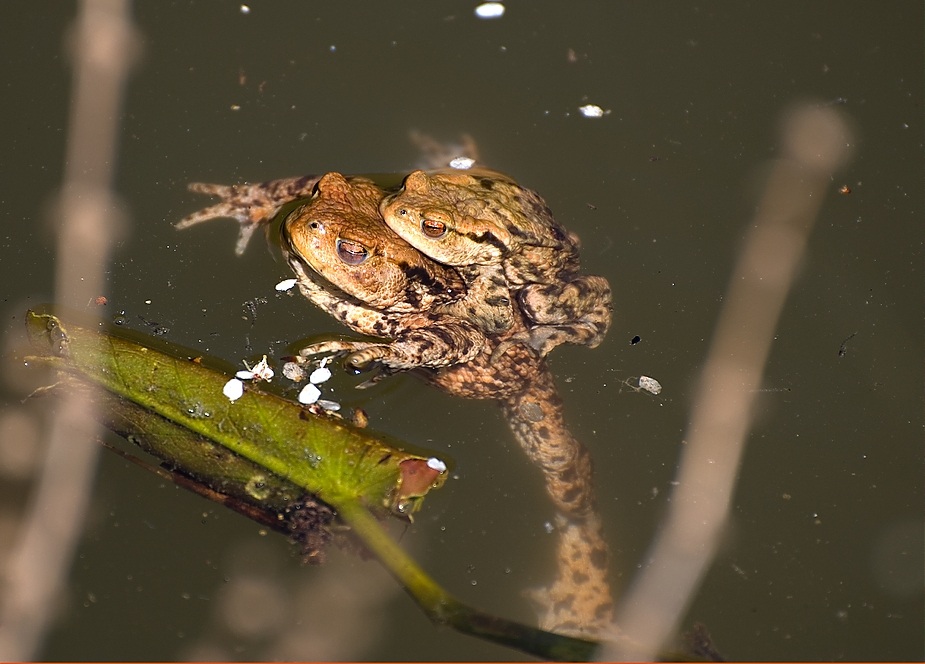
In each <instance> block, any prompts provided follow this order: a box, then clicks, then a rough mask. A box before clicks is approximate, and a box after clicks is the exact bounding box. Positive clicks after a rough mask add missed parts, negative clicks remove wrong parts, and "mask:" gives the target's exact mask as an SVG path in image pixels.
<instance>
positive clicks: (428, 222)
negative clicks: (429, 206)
mask: <svg viewBox="0 0 925 664" xmlns="http://www.w3.org/2000/svg"><path fill="white" fill-rule="evenodd" d="M447 230H448V229H447V227H446V224H445V223H443V222H442V221H437V220H436V219H428V218H426V217H425V218H424V219H421V232H422V233H424V235H426V236H427V237H429V238H432V239H434V240H439V239H440V238H442V237H443V236H444V235H446V232H447Z"/></svg>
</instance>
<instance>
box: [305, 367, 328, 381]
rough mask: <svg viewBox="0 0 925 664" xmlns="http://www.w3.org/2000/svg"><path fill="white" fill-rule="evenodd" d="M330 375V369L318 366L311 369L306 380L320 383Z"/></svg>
mask: <svg viewBox="0 0 925 664" xmlns="http://www.w3.org/2000/svg"><path fill="white" fill-rule="evenodd" d="M330 377H331V370H330V369H328V368H327V367H318V368H317V369H315V370H314V371H312V375H311V376H309V377H308V382H309V383H312V384H313V385H320V384H321V383H323V382H324V381H326V380H328V379H329V378H330Z"/></svg>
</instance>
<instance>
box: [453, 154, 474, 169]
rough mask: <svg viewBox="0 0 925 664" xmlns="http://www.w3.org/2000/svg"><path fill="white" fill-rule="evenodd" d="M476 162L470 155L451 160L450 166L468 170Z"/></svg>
mask: <svg viewBox="0 0 925 664" xmlns="http://www.w3.org/2000/svg"><path fill="white" fill-rule="evenodd" d="M474 164H475V159H470V158H469V157H456V158H455V159H452V160H450V168H455V169H456V170H459V171H467V170H469V169H470V168H472V166H473V165H474Z"/></svg>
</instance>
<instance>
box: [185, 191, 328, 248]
mask: <svg viewBox="0 0 925 664" xmlns="http://www.w3.org/2000/svg"><path fill="white" fill-rule="evenodd" d="M319 179H321V177H320V176H317V175H304V176H302V177H296V178H283V179H281V180H270V181H268V182H260V183H258V184H232V185H222V184H205V183H202V182H193V183H191V184H190V185H189V190H190V191H194V192H196V193H199V194H208V195H209V196H216V197H218V198H220V199H221V202H219V203H216V204H215V205H210V206H209V207H206V208H203V209H202V210H199V211H198V212H194V213H192V214H190V215H187V216H186V217H184V218H183V219H181V220H180V221H178V222H177V223H176V225H175V227H176V228H177V229H178V230H184V229H186V228H189V227H190V226H195V225H196V224H200V223H202V222H204V221H211V220H212V219H222V218H225V217H227V218H230V219H235V220H237V222H238V224H239V225H240V229H239V231H238V242H237V244H236V245H235V253H236V254H238V255H239V256H240V255H241V254H243V253H244V249H245V248H246V247H247V243H248V242H249V241H250V239H251V236H252V235H253V234H254V231H256V230H257V229H258V228H260V227H264V228H266V227H267V226H268V225H269V223H270V222H271V221H272V220H273V217H275V216H276V213H277V212H279V209H280V208H281V207H282V206H283V205H285V204H286V203H289V202H291V201H294V200H297V199H299V198H307V197H309V196H311V195H312V191H313V190H314V188H315V184H317V182H318V180H319Z"/></svg>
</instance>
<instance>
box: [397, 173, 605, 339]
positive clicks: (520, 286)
mask: <svg viewBox="0 0 925 664" xmlns="http://www.w3.org/2000/svg"><path fill="white" fill-rule="evenodd" d="M380 209H381V212H382V216H383V218H384V219H385V222H386V223H387V224H388V225H389V226H390V227H391V228H392V229H393V230H394V231H395V232H396V233H398V234H399V235H400V236H401V237H402V238H404V239H405V240H406V241H407V242H408V243H409V244H411V245H412V246H414V247H415V248H417V249H419V250H420V251H421V252H423V253H424V254H426V255H427V256H429V257H431V258H433V259H434V260H436V261H439V262H441V263H445V264H447V265H453V266H456V267H457V269H459V271H460V273H461V274H462V275H463V278H464V279H465V281H466V287H467V290H468V293H467V295H466V297H465V299H464V302H465V303H466V304H467V305H468V312H467V317H468V318H469V319H470V320H473V321H475V322H476V323H477V324H478V325H479V326H480V327H481V328H482V329H483V330H485V332H486V333H488V334H496V333H499V332H503V331H506V330H508V329H510V327H511V325H512V324H513V320H514V309H515V308H516V307H517V306H519V308H520V309H521V311H522V312H523V314H524V315H525V316H526V319H527V323H528V330H527V331H526V332H524V333H522V334H520V335H518V336H517V337H512V339H514V340H520V341H526V342H527V344H528V345H529V346H531V347H532V348H533V349H534V350H536V351H537V353H538V354H539V355H540V356H544V355H546V354H547V353H548V352H549V351H550V350H552V348H554V347H555V346H557V345H559V344H561V343H577V344H584V345H587V346H590V347H592V348H593V347H595V346H597V345H598V344H599V343H600V342H601V340H602V339H603V338H604V335H605V334H606V332H607V329H608V327H609V326H610V321H611V310H612V304H611V292H610V285H609V284H608V283H607V280H606V279H604V278H603V277H599V276H589V275H582V274H579V261H578V249H579V240H578V237H577V236H575V234H574V233H571V232H569V231H567V230H566V229H565V228H563V227H562V226H561V225H560V224H559V223H558V222H556V220H555V219H554V218H553V216H552V212H551V211H550V210H549V208H548V207H547V206H546V203H545V201H544V200H543V199H542V198H541V197H540V196H539V194H537V193H536V192H534V191H531V190H530V189H526V188H524V187H521V186H520V185H518V184H517V183H516V182H514V180H512V179H511V178H509V177H507V176H506V175H503V174H501V173H497V172H495V171H490V170H487V169H472V170H468V171H457V170H442V171H436V172H432V173H430V174H428V173H425V172H424V171H414V172H413V173H411V174H410V175H408V177H407V178H405V181H404V185H403V187H402V189H401V190H400V191H398V192H396V193H394V194H391V195H388V196H386V197H385V198H384V199H383V201H382V204H381V206H380ZM511 293H515V294H516V298H517V303H516V304H514V303H512V302H511V300H510V294H511Z"/></svg>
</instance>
